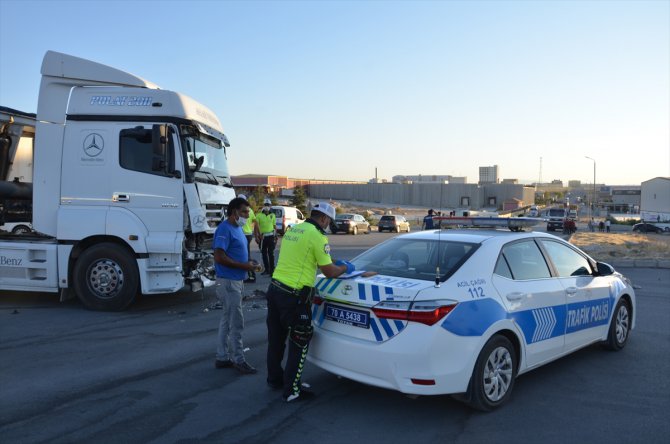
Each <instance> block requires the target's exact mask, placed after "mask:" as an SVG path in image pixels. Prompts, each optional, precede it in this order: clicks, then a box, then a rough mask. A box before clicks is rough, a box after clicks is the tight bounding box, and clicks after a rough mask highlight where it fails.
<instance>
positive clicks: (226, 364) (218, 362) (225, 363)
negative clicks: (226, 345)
mask: <svg viewBox="0 0 670 444" xmlns="http://www.w3.org/2000/svg"><path fill="white" fill-rule="evenodd" d="M232 366H233V361H231V360H230V359H226V360H225V361H221V360H219V359H217V360H216V361H214V367H215V368H231V367H232Z"/></svg>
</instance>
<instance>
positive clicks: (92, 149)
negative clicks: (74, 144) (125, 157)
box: [84, 133, 105, 157]
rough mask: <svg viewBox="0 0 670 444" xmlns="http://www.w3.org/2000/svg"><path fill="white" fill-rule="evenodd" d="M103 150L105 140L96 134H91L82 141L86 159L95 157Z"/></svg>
mask: <svg viewBox="0 0 670 444" xmlns="http://www.w3.org/2000/svg"><path fill="white" fill-rule="evenodd" d="M104 148H105V139H103V138H102V136H101V135H100V134H98V133H91V134H89V135H88V136H86V138H85V139H84V153H86V155H87V156H88V157H97V156H99V155H100V153H102V150H103V149H104Z"/></svg>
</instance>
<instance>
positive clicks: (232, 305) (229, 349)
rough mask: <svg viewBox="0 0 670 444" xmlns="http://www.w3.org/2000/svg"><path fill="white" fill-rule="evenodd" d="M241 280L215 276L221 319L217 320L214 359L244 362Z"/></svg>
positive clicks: (242, 285)
mask: <svg viewBox="0 0 670 444" xmlns="http://www.w3.org/2000/svg"><path fill="white" fill-rule="evenodd" d="M243 288H244V284H243V283H242V281H235V280H231V279H224V278H220V277H217V278H216V297H217V299H218V300H219V302H220V303H221V306H222V309H221V321H219V342H218V344H217V346H216V359H217V360H219V361H227V360H231V361H233V362H235V363H237V364H241V363H242V362H244V352H243V346H242V330H244V317H243V316H242V289H243Z"/></svg>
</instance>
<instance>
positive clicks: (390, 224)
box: [377, 215, 409, 233]
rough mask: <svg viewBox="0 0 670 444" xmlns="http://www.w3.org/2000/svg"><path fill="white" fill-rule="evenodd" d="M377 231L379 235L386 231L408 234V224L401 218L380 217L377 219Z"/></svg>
mask: <svg viewBox="0 0 670 444" xmlns="http://www.w3.org/2000/svg"><path fill="white" fill-rule="evenodd" d="M377 229H378V230H379V232H380V233H381V232H382V231H385V230H388V231H389V232H391V231H395V232H396V233H400V232H401V231H406V232H408V233H409V222H407V219H405V218H404V217H403V216H390V215H386V216H382V218H381V219H379V224H378V225H377Z"/></svg>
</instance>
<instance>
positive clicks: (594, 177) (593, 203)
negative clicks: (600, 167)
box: [584, 156, 596, 214]
mask: <svg viewBox="0 0 670 444" xmlns="http://www.w3.org/2000/svg"><path fill="white" fill-rule="evenodd" d="M584 157H586V158H587V159H590V160H592V161H593V198H592V199H591V205H593V209H592V213H591V214H595V212H596V159H594V158H592V157H589V156H584Z"/></svg>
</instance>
